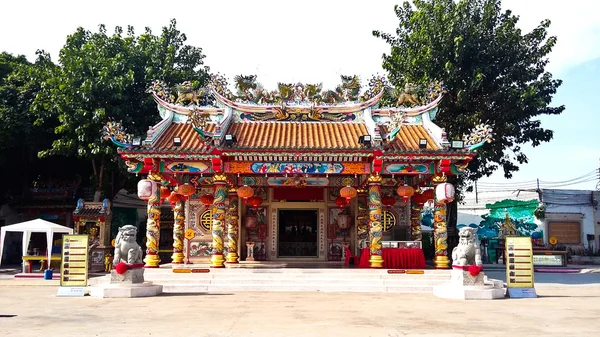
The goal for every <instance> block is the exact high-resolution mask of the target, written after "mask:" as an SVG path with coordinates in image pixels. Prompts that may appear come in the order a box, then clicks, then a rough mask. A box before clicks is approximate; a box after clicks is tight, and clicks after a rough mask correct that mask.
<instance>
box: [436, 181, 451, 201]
mask: <svg viewBox="0 0 600 337" xmlns="http://www.w3.org/2000/svg"><path fill="white" fill-rule="evenodd" d="M454 192H455V190H454V186H453V185H452V184H449V183H441V184H439V185H437V186H436V187H435V199H436V200H437V201H438V202H440V203H442V204H447V203H449V202H452V201H453V200H454Z"/></svg>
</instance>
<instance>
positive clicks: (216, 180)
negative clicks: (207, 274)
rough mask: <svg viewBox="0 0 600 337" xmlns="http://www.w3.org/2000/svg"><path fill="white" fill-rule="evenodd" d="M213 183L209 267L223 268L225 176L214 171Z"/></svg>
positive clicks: (225, 208)
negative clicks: (213, 195)
mask: <svg viewBox="0 0 600 337" xmlns="http://www.w3.org/2000/svg"><path fill="white" fill-rule="evenodd" d="M213 184H214V185H215V198H214V201H213V219H212V239H213V240H212V256H211V258H210V267H211V268H223V267H224V266H225V265H224V264H225V259H224V258H223V225H224V224H225V213H226V211H227V205H226V203H225V201H226V200H227V195H228V193H227V176H225V174H223V173H216V174H215V175H214V176H213Z"/></svg>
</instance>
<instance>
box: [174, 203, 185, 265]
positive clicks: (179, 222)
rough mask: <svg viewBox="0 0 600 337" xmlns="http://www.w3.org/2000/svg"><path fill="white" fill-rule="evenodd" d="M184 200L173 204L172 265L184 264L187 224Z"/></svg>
mask: <svg viewBox="0 0 600 337" xmlns="http://www.w3.org/2000/svg"><path fill="white" fill-rule="evenodd" d="M183 204H184V200H183V198H182V197H179V198H178V199H177V201H176V202H175V203H174V204H173V219H174V221H173V255H171V259H172V260H173V262H172V263H174V264H179V263H183V229H184V226H185V224H184V222H185V213H184V209H183Z"/></svg>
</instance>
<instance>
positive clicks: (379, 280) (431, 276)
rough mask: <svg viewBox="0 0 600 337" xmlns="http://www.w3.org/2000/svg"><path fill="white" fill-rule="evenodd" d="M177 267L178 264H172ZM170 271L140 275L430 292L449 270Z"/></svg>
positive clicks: (252, 287) (239, 284) (214, 283)
mask: <svg viewBox="0 0 600 337" xmlns="http://www.w3.org/2000/svg"><path fill="white" fill-rule="evenodd" d="M174 268H176V269H179V267H174ZM181 269H188V270H190V271H191V269H194V271H195V272H183V273H179V272H174V271H173V268H171V267H170V266H166V267H163V266H161V268H156V269H146V270H145V272H144V278H145V280H146V281H151V282H153V283H155V284H160V285H163V292H165V293H206V292H209V293H210V292H236V291H285V292H303V291H313V292H314V291H317V292H318V291H322V292H394V293H432V291H433V287H434V286H436V285H440V284H444V283H447V282H448V281H449V280H450V271H449V270H423V271H419V272H422V273H423V274H406V273H402V272H403V271H396V272H397V273H395V274H390V273H388V271H387V270H382V269H358V268H224V269H208V268H190V267H181ZM105 282H110V275H107V276H105V277H101V278H95V279H90V281H89V284H90V285H94V284H98V283H105Z"/></svg>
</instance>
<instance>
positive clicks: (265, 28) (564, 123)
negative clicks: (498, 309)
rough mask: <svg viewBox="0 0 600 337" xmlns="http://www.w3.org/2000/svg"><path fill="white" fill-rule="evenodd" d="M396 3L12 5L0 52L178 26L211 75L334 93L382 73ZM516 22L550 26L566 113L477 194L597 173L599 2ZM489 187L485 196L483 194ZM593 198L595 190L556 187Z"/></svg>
mask: <svg viewBox="0 0 600 337" xmlns="http://www.w3.org/2000/svg"><path fill="white" fill-rule="evenodd" d="M396 3H400V1H390V0H378V1H370V2H367V1H342V0H331V1H319V0H304V1H277V2H276V1H241V0H236V1H186V0H180V1H177V2H176V3H173V4H169V5H167V2H165V1H157V0H148V1H144V2H141V1H122V0H105V1H101V2H81V1H75V0H70V1H69V0H55V1H42V0H29V1H10V2H6V3H3V4H2V14H0V16H1V20H0V51H8V52H11V53H15V54H24V55H26V56H28V57H29V58H30V59H33V57H34V54H35V51H36V50H37V49H45V50H47V51H48V52H50V53H51V55H52V57H53V59H54V60H56V59H57V56H58V51H59V50H60V48H61V47H62V45H63V44H64V42H65V38H66V36H67V35H68V34H70V33H72V32H73V31H75V29H76V28H77V27H78V26H83V27H85V28H87V29H90V30H96V29H97V27H98V24H100V23H104V24H106V26H107V28H108V30H109V32H110V31H112V29H113V27H114V26H115V25H121V26H127V25H133V26H134V27H135V28H136V31H137V32H138V33H141V32H142V31H143V29H144V27H146V26H149V27H151V28H152V29H153V31H154V32H155V33H158V32H159V30H160V27H162V26H164V25H167V24H168V22H169V19H171V18H176V19H177V22H178V28H179V29H180V30H181V31H182V32H184V33H186V35H187V37H188V43H189V44H192V45H195V46H200V47H202V48H203V49H204V52H205V53H206V55H207V58H206V62H207V64H208V65H209V66H210V67H211V70H212V71H215V72H217V71H218V72H221V73H224V74H226V75H227V76H229V78H232V77H233V76H234V75H237V74H258V79H259V81H260V82H262V83H263V84H264V85H265V86H266V87H267V88H273V87H274V86H275V84H276V83H277V82H278V81H281V82H294V81H302V82H323V84H324V87H326V88H331V87H334V86H335V85H336V84H337V83H338V81H339V75H340V74H358V75H359V76H361V78H363V79H367V78H369V77H370V76H371V75H372V74H374V73H382V72H383V70H382V69H381V55H382V54H383V53H384V52H387V51H389V47H388V46H387V45H386V44H385V43H384V42H383V41H381V40H379V39H376V38H374V37H373V36H372V35H371V31H372V30H376V29H377V30H382V31H387V32H393V31H394V30H395V28H396V27H397V18H396V17H395V15H394V12H393V6H394V4H396ZM503 7H504V8H505V9H511V10H512V11H513V12H514V13H515V14H518V15H519V16H520V18H521V20H520V22H519V26H520V27H521V28H522V29H523V30H524V31H529V30H531V29H533V28H534V27H535V26H536V25H537V24H538V23H539V22H540V21H542V20H543V19H546V18H547V19H550V20H551V21H552V25H551V27H550V34H551V35H556V36H557V37H558V43H557V45H556V47H555V49H554V51H553V52H552V54H551V56H550V64H549V67H548V70H550V71H551V72H552V73H553V74H554V75H555V77H557V78H560V79H562V80H563V81H564V84H563V85H562V86H561V87H560V88H559V91H558V94H557V95H556V96H555V99H554V104H556V105H560V104H564V105H565V106H566V107H567V109H566V110H565V112H564V113H563V114H562V115H560V116H551V117H542V121H543V123H542V124H543V126H544V127H546V128H549V129H552V130H554V131H555V136H554V139H553V140H552V141H551V142H550V143H545V144H542V145H541V146H539V147H537V148H533V149H532V148H530V147H528V146H525V153H526V154H527V156H528V157H529V164H526V165H523V166H522V168H521V170H520V171H519V172H517V173H515V174H514V177H513V179H511V180H510V181H506V179H504V178H503V176H502V173H501V172H499V173H497V174H494V175H493V176H492V177H490V178H484V179H482V180H481V181H480V183H481V185H480V187H481V188H482V189H485V188H488V189H494V188H501V187H502V186H504V185H501V184H507V183H508V184H511V185H510V186H520V185H518V184H515V182H521V181H534V180H535V179H537V178H539V179H540V180H542V181H549V182H558V181H565V180H570V179H573V178H576V177H580V176H583V175H584V174H586V173H589V172H591V171H592V170H594V169H597V168H598V167H599V166H600V127H599V122H600V119H599V117H598V116H597V112H596V104H595V103H596V102H595V101H596V93H595V91H596V88H595V85H594V84H596V83H597V79H598V78H600V76H599V75H600V68H599V66H600V20H599V19H598V15H599V14H598V13H600V1H597V0H571V1H569V2H568V4H566V3H565V2H564V1H562V0H526V1H525V0H505V1H503ZM486 184H487V187H485V186H486ZM562 187H564V188H576V189H595V187H596V182H595V181H588V182H585V183H582V184H577V185H571V186H562Z"/></svg>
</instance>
